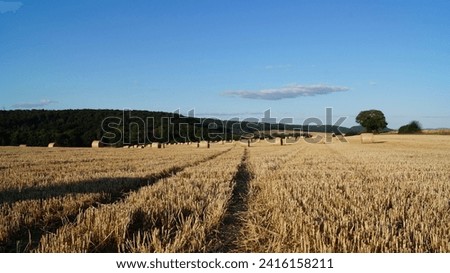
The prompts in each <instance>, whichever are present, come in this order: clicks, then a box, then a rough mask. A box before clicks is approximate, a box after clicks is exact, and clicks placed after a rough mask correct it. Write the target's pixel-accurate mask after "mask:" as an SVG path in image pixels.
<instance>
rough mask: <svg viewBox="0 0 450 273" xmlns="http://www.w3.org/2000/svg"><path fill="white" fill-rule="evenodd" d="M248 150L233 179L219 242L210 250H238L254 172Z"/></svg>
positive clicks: (225, 251)
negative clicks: (250, 165)
mask: <svg viewBox="0 0 450 273" xmlns="http://www.w3.org/2000/svg"><path fill="white" fill-rule="evenodd" d="M248 157H249V155H248V150H247V148H246V149H245V150H244V155H243V156H242V160H241V163H240V164H239V166H238V169H237V172H236V174H235V175H234V177H233V179H232V183H233V185H234V186H233V191H232V195H231V198H230V201H229V203H228V206H227V209H226V211H225V215H224V218H223V220H222V223H221V225H220V227H219V230H218V234H217V235H216V236H217V237H218V240H219V243H218V244H217V245H216V246H215V247H214V248H213V249H210V250H209V251H208V252H224V253H229V252H236V251H237V249H238V242H239V237H240V235H241V228H242V227H243V224H244V221H243V219H242V215H243V214H245V213H246V212H247V210H248V192H249V188H250V181H251V179H252V178H253V174H252V172H251V171H250V169H249V166H248Z"/></svg>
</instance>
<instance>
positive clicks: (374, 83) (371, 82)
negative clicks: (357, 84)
mask: <svg viewBox="0 0 450 273" xmlns="http://www.w3.org/2000/svg"><path fill="white" fill-rule="evenodd" d="M369 85H377V83H376V82H374V81H370V82H369Z"/></svg>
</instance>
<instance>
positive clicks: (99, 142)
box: [91, 140, 103, 148]
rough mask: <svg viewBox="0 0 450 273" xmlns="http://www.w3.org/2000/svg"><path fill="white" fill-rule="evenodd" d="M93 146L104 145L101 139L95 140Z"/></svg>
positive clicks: (99, 146)
mask: <svg viewBox="0 0 450 273" xmlns="http://www.w3.org/2000/svg"><path fill="white" fill-rule="evenodd" d="M91 146H92V148H101V147H103V143H102V142H101V141H100V140H94V141H92V144H91Z"/></svg>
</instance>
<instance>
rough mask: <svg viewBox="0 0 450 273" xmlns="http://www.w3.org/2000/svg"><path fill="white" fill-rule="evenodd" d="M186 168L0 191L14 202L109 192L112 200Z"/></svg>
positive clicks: (7, 200) (2, 198) (1, 197)
mask: <svg viewBox="0 0 450 273" xmlns="http://www.w3.org/2000/svg"><path fill="white" fill-rule="evenodd" d="M182 169H184V168H183V167H174V168H171V169H169V170H166V171H164V172H161V173H158V174H154V175H151V176H148V177H138V178H130V177H115V178H110V177H105V178H99V179H94V180H85V181H78V182H71V183H68V184H58V185H49V186H45V187H33V188H25V189H21V190H20V189H11V190H4V191H1V192H0V204H1V203H14V202H17V201H24V200H36V199H48V198H54V197H63V196H66V195H69V194H73V195H74V194H89V193H107V194H110V196H111V199H112V201H113V202H114V201H115V200H117V199H120V198H122V197H123V196H124V195H125V194H127V193H129V192H132V191H136V190H138V189H139V188H141V187H144V186H148V185H151V184H153V183H155V182H156V181H158V180H161V179H164V178H168V177H170V176H172V175H175V174H176V173H177V172H179V171H181V170H182Z"/></svg>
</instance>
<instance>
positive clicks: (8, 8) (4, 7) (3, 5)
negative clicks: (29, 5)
mask: <svg viewBox="0 0 450 273" xmlns="http://www.w3.org/2000/svg"><path fill="white" fill-rule="evenodd" d="M22 6H23V4H22V2H6V1H0V13H1V14H3V13H7V12H16V11H18V10H19V9H20V8H21V7H22Z"/></svg>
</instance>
